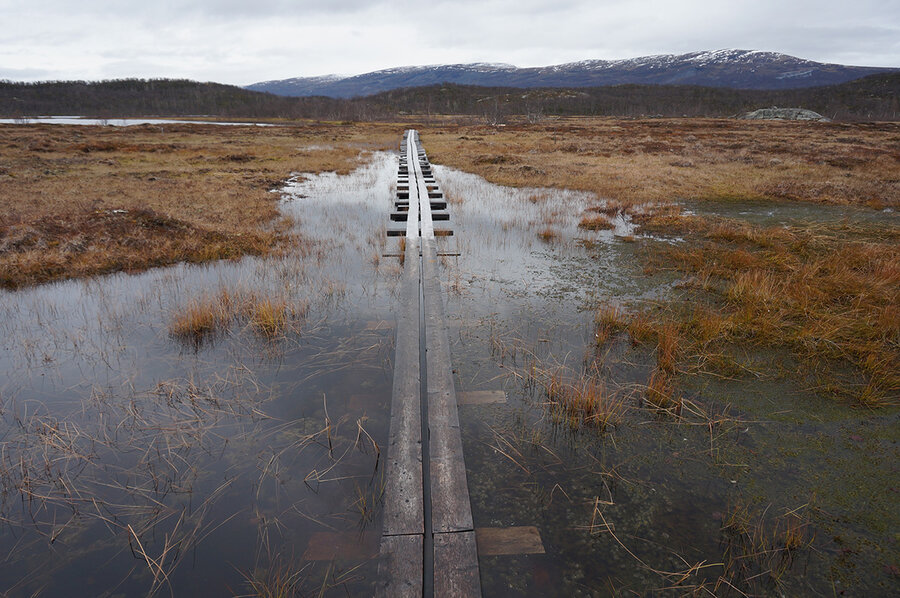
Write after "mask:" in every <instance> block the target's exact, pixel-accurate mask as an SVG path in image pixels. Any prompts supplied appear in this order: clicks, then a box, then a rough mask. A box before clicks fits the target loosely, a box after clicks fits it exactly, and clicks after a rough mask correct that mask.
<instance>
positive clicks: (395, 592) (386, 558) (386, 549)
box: [376, 535, 424, 598]
mask: <svg viewBox="0 0 900 598" xmlns="http://www.w3.org/2000/svg"><path fill="white" fill-rule="evenodd" d="M423 550H424V549H423V548H422V536H420V535H413V536H385V537H383V538H382V539H381V563H379V566H378V572H379V577H380V581H379V584H378V589H377V592H376V596H378V597H379V598H422V595H423V593H424V579H423V577H422V571H423V568H424V563H423V555H424V552H423Z"/></svg>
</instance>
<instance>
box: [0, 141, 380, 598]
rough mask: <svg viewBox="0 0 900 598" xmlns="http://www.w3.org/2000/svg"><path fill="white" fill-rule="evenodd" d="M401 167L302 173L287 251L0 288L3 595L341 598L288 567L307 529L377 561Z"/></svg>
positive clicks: (312, 572) (313, 570) (299, 567)
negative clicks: (294, 241)
mask: <svg viewBox="0 0 900 598" xmlns="http://www.w3.org/2000/svg"><path fill="white" fill-rule="evenodd" d="M395 168H396V158H395V157H394V156H391V155H388V154H376V155H375V156H374V157H373V159H372V161H371V163H370V164H369V165H368V166H367V167H365V168H362V169H360V170H358V171H356V172H354V173H353V174H352V175H350V176H349V177H336V176H334V175H322V176H318V177H311V179H310V180H308V181H307V180H305V179H304V180H298V181H296V183H294V184H293V185H292V186H291V192H292V193H296V197H297V199H290V198H291V197H293V196H291V195H286V197H288V198H289V199H286V200H285V202H284V206H283V210H284V212H285V213H286V214H288V215H290V216H291V217H293V218H294V219H295V220H296V223H297V227H298V229H299V231H300V234H301V235H302V237H303V239H304V241H303V243H302V245H301V248H300V249H299V250H298V251H297V252H296V253H294V254H292V255H289V256H287V257H284V258H279V259H258V258H246V259H243V260H241V261H239V262H217V263H214V264H212V265H209V266H177V267H173V268H165V269H156V270H151V271H149V272H147V273H145V274H140V275H125V274H122V275H115V276H106V277H99V278H95V279H89V280H83V281H71V282H64V283H57V284H50V285H44V286H39V287H33V288H30V289H26V290H22V291H19V292H4V293H3V294H2V296H0V322H2V329H3V331H2V337H3V341H2V353H0V369H2V371H3V376H2V385H0V396H2V435H0V459H2V463H0V482H2V490H3V491H2V511H0V513H2V518H3V524H4V525H3V531H2V535H0V543H2V551H3V555H4V562H5V565H4V567H3V568H2V572H0V592H3V593H4V594H8V595H33V594H34V595H47V596H100V595H145V594H148V593H150V594H160V595H172V594H174V595H209V596H222V595H229V594H235V595H244V594H255V593H258V592H261V591H262V590H261V589H260V588H263V587H279V584H286V585H285V587H297V588H305V587H306V584H307V583H310V584H313V583H314V584H315V587H316V588H319V587H322V585H321V584H322V583H325V586H324V587H326V588H327V587H328V585H329V584H332V583H343V584H345V585H347V587H351V588H352V587H354V586H353V583H355V582H356V581H358V579H359V576H358V575H357V576H354V575H355V574H348V573H347V571H346V569H342V568H341V567H335V566H328V565H327V564H326V565H325V566H323V567H322V568H319V567H317V566H316V565H317V561H312V560H305V559H304V558H303V555H304V553H305V552H306V551H307V550H308V548H309V547H310V542H311V541H312V542H313V548H315V547H316V544H315V536H314V534H315V533H316V532H331V533H337V532H346V533H347V534H348V536H347V537H348V538H353V544H355V545H356V546H357V547H356V555H357V556H356V558H357V562H356V563H354V566H356V565H359V564H360V562H365V560H366V559H367V558H368V557H369V556H371V554H372V553H373V551H375V552H377V538H376V537H375V536H371V538H372V539H373V540H372V541H371V542H370V541H369V538H370V536H369V535H368V532H369V531H370V530H372V529H374V530H379V529H380V525H379V523H378V521H377V518H378V509H377V502H378V496H379V493H380V487H381V486H380V484H381V477H380V476H381V475H382V469H381V459H380V446H382V445H383V444H384V439H385V438H386V436H387V428H386V426H387V417H388V414H387V413H386V405H387V402H388V401H389V399H390V389H391V360H392V344H393V338H392V326H393V325H392V322H391V308H392V304H393V302H394V296H393V293H394V281H395V279H396V276H397V266H396V264H394V265H391V264H384V263H383V264H381V265H380V266H379V267H377V268H376V267H375V266H374V265H373V262H372V258H373V256H376V255H380V253H381V252H382V251H383V247H384V244H385V242H386V238H385V236H384V228H385V225H386V223H387V222H388V218H387V214H388V210H389V208H390V199H391V197H392V179H391V175H392V174H393V171H394V169H395ZM304 196H307V197H304ZM319 543H320V544H321V543H322V542H321V541H320V542H319ZM308 556H309V557H310V558H314V559H324V560H325V562H326V563H327V561H329V560H330V558H331V555H328V554H326V555H324V556H323V555H322V551H321V550H318V552H317V553H316V551H315V550H313V552H311V553H310V554H309V555H308ZM342 576H346V577H342ZM312 580H315V582H313V581H312ZM368 583H371V578H370V579H369V582H368ZM310 587H312V586H310Z"/></svg>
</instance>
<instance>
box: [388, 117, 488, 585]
mask: <svg viewBox="0 0 900 598" xmlns="http://www.w3.org/2000/svg"><path fill="white" fill-rule="evenodd" d="M401 148H402V150H403V151H404V158H403V159H401V166H400V167H399V170H400V172H401V173H402V174H406V175H407V176H401V177H400V178H399V181H402V182H400V184H402V185H403V186H404V187H405V188H404V189H403V190H402V191H400V190H399V188H398V194H397V195H398V197H397V199H396V200H395V207H396V212H394V213H392V214H391V219H392V220H394V221H400V222H402V221H403V220H405V221H406V229H405V236H406V249H405V253H404V269H403V274H402V277H401V289H400V296H401V298H400V301H399V306H398V308H399V310H398V318H397V322H398V323H397V332H396V349H395V351H396V358H395V362H394V387H393V396H392V401H391V427H390V435H389V442H388V459H387V476H386V477H387V479H386V485H385V514H384V528H383V532H382V533H383V535H382V542H381V558H382V561H381V564H380V572H381V575H382V583H381V585H380V586H379V595H381V596H422V592H423V591H424V588H425V587H427V586H428V585H429V584H430V583H431V580H425V579H424V577H423V575H424V564H425V563H424V554H423V550H425V547H426V546H428V544H429V542H428V541H430V540H432V539H433V548H434V553H433V557H434V579H433V584H434V595H435V596H437V597H451V598H457V597H459V598H463V597H470V596H471V597H474V596H481V585H480V579H479V569H478V551H477V542H476V537H475V531H474V527H473V522H472V509H471V504H470V501H469V491H468V484H467V480H466V469H465V463H464V461H463V450H462V439H461V437H460V430H459V416H458V408H457V399H456V390H455V387H454V382H453V374H452V366H451V361H450V342H449V337H448V334H447V327H446V324H445V321H444V308H443V297H442V292H441V282H440V270H439V268H440V265H439V262H438V255H439V253H438V251H437V246H436V241H435V237H436V236H443V235H446V234H452V231H449V230H446V229H443V230H435V229H434V220H435V219H436V218H435V215H433V214H432V209H433V208H434V209H446V207H447V203H446V201H443V200H442V199H441V198H442V197H443V194H442V193H441V192H440V191H439V190H438V189H437V185H435V184H434V180H433V178H431V176H430V175H431V167H430V165H429V164H428V158H427V155H426V154H425V151H424V150H423V149H421V147H420V146H419V144H418V135H417V134H416V133H415V132H414V131H409V132H408V134H407V136H406V138H405V140H404V144H403V145H402V146H401ZM432 198H434V199H432ZM404 209H405V211H404ZM449 217H450V216H449V214H448V213H441V214H439V215H437V218H439V219H441V220H449ZM388 234H392V235H399V234H401V231H400V230H398V229H390V230H389V231H388ZM419 258H421V260H420V259H419ZM420 261H421V265H420ZM420 296H422V297H423V299H422V300H423V301H424V304H423V305H422V306H421V308H422V310H423V312H424V321H422V320H421V319H420V305H419V301H420ZM423 328H424V330H423ZM422 336H424V340H425V356H424V357H425V359H424V361H425V372H426V396H425V397H424V400H426V401H427V403H426V409H425V411H426V412H427V414H428V415H427V422H425V423H426V424H427V428H426V430H427V438H425V439H424V441H425V442H427V443H428V445H427V446H428V453H429V460H428V465H429V470H430V475H429V477H428V479H423V477H424V476H423V468H422V455H423V451H422V444H421V443H422V441H423V438H422V426H423V421H422V419H423V418H422V416H423V413H422V404H421V401H422V400H423V397H421V374H420V372H419V366H420V363H421V361H420V358H421V355H420V353H419V351H420V349H419V340H420V338H421V337H422ZM426 485H427V489H428V490H429V491H430V494H431V503H430V507H431V511H430V515H431V516H430V518H429V520H428V521H426V517H427V513H428V511H427V509H424V501H423V492H424V491H425V487H426ZM417 550H418V554H415V553H416V551H417ZM416 576H418V577H416Z"/></svg>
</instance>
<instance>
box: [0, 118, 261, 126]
mask: <svg viewBox="0 0 900 598" xmlns="http://www.w3.org/2000/svg"><path fill="white" fill-rule="evenodd" d="M39 123H50V124H54V125H111V126H114V127H130V126H132V125H157V124H158V125H167V124H189V125H196V124H201V125H227V126H250V127H276V126H278V125H273V124H269V123H247V122H223V121H207V120H174V119H166V118H82V117H80V116H35V117H25V118H0V124H39Z"/></svg>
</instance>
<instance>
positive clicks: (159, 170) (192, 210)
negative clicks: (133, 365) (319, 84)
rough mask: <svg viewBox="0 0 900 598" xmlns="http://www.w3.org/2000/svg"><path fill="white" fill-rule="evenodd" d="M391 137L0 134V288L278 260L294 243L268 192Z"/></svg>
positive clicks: (344, 132)
mask: <svg viewBox="0 0 900 598" xmlns="http://www.w3.org/2000/svg"><path fill="white" fill-rule="evenodd" d="M400 131H401V127H394V126H390V125H383V126H382V125H354V126H342V125H338V124H314V125H313V124H311V125H304V126H284V127H230V126H204V125H165V126H156V125H145V126H137V127H91V126H62V125H0V148H2V154H3V162H2V163H0V196H2V197H3V202H2V204H0V285H2V286H5V287H9V288H15V287H18V286H21V285H27V284H34V283H40V282H45V281H49V280H55V279H61V278H70V277H76V276H86V275H92V274H99V273H104V272H113V271H120V270H126V271H131V270H140V269H145V268H149V267H153V266H160V265H166V264H171V263H175V262H179V261H193V262H201V261H207V260H214V259H223V258H234V257H239V256H241V255H245V254H257V255H259V254H266V253H270V252H272V251H278V250H280V249H283V248H285V247H287V246H289V245H290V243H291V241H292V240H293V239H292V236H291V234H290V231H289V223H287V222H283V221H280V220H279V218H278V210H277V200H278V195H277V194H273V193H269V191H270V190H271V189H272V188H274V187H276V186H278V185H280V184H281V183H282V182H283V181H284V180H285V179H287V178H288V177H289V176H290V175H291V173H292V172H320V171H325V170H336V171H340V172H346V171H349V170H350V169H352V168H353V167H354V166H355V165H356V164H357V162H358V157H359V156H360V152H362V151H364V150H366V149H380V148H389V147H392V146H393V145H395V144H396V141H397V139H398V138H399V136H400ZM309 146H314V147H313V148H311V149H306V148H308V147H309Z"/></svg>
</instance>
